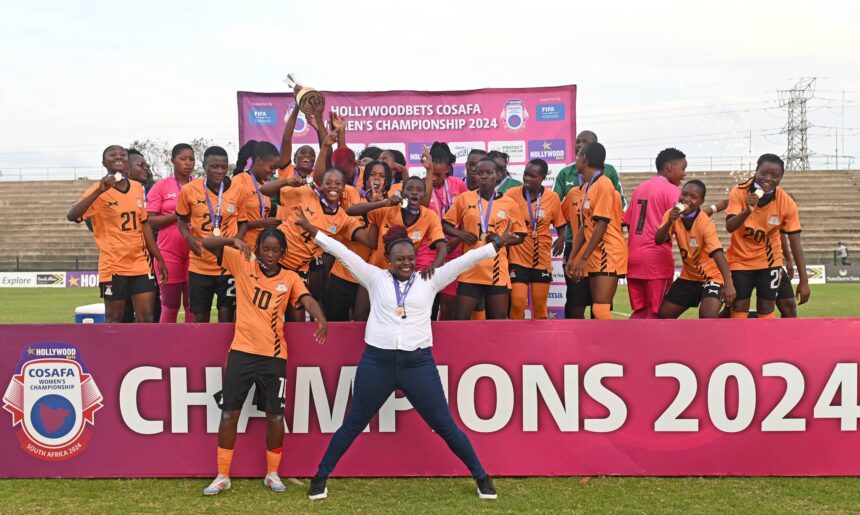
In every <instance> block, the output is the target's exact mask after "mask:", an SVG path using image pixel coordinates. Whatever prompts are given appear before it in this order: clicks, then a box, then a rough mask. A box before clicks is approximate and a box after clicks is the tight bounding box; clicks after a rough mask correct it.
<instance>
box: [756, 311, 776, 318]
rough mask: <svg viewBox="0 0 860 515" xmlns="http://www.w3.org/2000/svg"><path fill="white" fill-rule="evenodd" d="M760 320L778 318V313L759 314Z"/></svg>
mask: <svg viewBox="0 0 860 515" xmlns="http://www.w3.org/2000/svg"><path fill="white" fill-rule="evenodd" d="M758 317H759V318H776V311H771V312H770V313H759V314H758Z"/></svg>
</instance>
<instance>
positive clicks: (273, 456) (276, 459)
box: [266, 449, 281, 474]
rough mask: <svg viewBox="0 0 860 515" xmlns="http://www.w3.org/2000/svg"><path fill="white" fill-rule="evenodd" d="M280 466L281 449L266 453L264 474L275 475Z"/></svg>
mask: <svg viewBox="0 0 860 515" xmlns="http://www.w3.org/2000/svg"><path fill="white" fill-rule="evenodd" d="M280 466H281V449H273V450H271V451H266V473H267V474H271V473H272V472H275V473H277V472H278V467H280Z"/></svg>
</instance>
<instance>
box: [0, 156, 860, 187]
mask: <svg viewBox="0 0 860 515" xmlns="http://www.w3.org/2000/svg"><path fill="white" fill-rule="evenodd" d="M757 157H758V156H757V155H755V156H753V155H746V156H703V157H697V156H688V157H687V170H689V171H702V172H710V171H724V172H729V171H744V172H745V171H751V170H753V169H754V168H755V160H756V159H757ZM834 158H835V156H825V155H816V156H811V157H810V159H809V165H810V169H811V170H837V169H838V170H852V165H853V163H854V158H853V156H839V158H840V159H839V160H838V161H837V160H836V159H834ZM607 161H608V162H609V163H610V164H612V165H613V166H615V169H616V170H618V171H619V172H647V171H653V170H654V156H652V157H613V156H611V155H610V156H608V157H607ZM837 164H838V168H837ZM102 175H104V168H103V167H101V166H34V167H12V168H10V167H2V166H0V181H46V180H48V181H72V180H88V179H90V180H93V179H98V178H100V177H101V176H102Z"/></svg>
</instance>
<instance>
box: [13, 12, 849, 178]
mask: <svg viewBox="0 0 860 515" xmlns="http://www.w3.org/2000/svg"><path fill="white" fill-rule="evenodd" d="M250 6H253V7H250ZM858 26H860V2H857V1H849V0H846V1H832V0H831V1H826V2H820V3H816V4H811V3H809V2H793V1H786V0H768V1H749V0H746V1H734V0H731V1H726V0H723V1H720V2H707V3H705V2H691V1H652V2H642V1H633V0H631V1H606V0H603V1H595V2H591V3H585V2H567V1H563V0H557V1H555V2H551V1H544V0H530V1H524V2H512V1H501V0H494V1H482V2H477V1H474V2H470V1H463V0H457V1H449V0H432V1H428V2H409V1H403V0H397V1H377V2H374V1H365V2H358V1H354V0H328V1H319V2H317V1H314V2H295V1H293V0H288V1H283V0H282V1H278V2H238V1H231V2H220V1H209V2H200V3H197V2H181V1H180V2H177V1H172V2H162V1H149V2H137V3H134V4H131V3H128V2H86V1H76V2H68V1H65V2H51V1H48V2H11V1H6V2H4V6H3V9H2V17H0V48H2V49H3V50H2V52H0V77H2V79H0V80H2V87H0V113H2V120H3V122H4V123H3V124H2V127H0V135H2V138H0V170H4V171H6V173H9V172H8V171H9V170H12V169H14V168H16V167H35V166H42V167H44V166H93V165H98V164H99V161H100V155H99V153H100V151H101V149H102V148H104V147H105V146H106V145H108V144H111V143H120V144H128V143H130V142H131V141H132V140H134V139H142V138H151V139H159V140H166V141H168V142H170V143H171V144H173V143H177V142H181V141H187V140H190V139H191V138H194V137H207V138H211V139H214V140H216V141H217V142H219V143H221V144H228V143H232V144H233V147H232V150H233V151H234V152H235V142H236V140H237V138H238V128H237V107H236V91H237V90H245V91H283V90H284V89H285V88H286V86H285V85H284V84H283V83H282V82H281V80H282V79H283V78H284V76H285V75H286V73H287V72H288V71H293V72H296V73H297V74H298V75H299V76H300V77H301V78H302V79H303V80H304V81H306V82H307V83H309V84H312V85H314V86H316V87H319V88H321V89H327V90H336V91H373V90H388V89H417V90H451V89H474V88H482V87H529V86H551V85H561V84H576V85H577V86H578V88H579V90H578V102H577V104H578V105H577V111H578V112H577V125H578V127H579V128H580V129H585V128H588V129H592V130H594V131H595V132H597V133H598V135H599V137H600V140H601V142H603V143H604V144H605V145H606V146H607V149H608V153H609V161H610V162H613V163H616V166H617V163H619V162H621V163H623V168H624V170H634V169H645V168H647V166H648V160H647V158H651V157H652V156H654V155H655V154H656V153H657V152H658V151H659V150H660V149H662V148H664V147H667V146H676V147H678V148H680V149H682V150H683V151H685V152H686V153H687V154H688V156H690V157H691V158H693V159H691V161H692V162H694V163H695V162H697V161H696V159H694V158H706V157H711V156H716V157H722V156H737V159H735V160H734V161H740V160H741V159H744V160H745V156H747V155H748V154H749V152H750V148H749V146H750V131H752V140H751V143H752V154H753V155H758V154H761V153H763V152H775V153H779V154H782V153H783V152H784V150H785V146H786V143H785V142H786V140H785V136H784V135H783V134H780V130H781V128H782V127H783V126H784V125H785V122H786V114H785V111H784V110H782V109H780V108H779V105H778V102H777V90H778V89H789V88H791V87H792V86H793V85H794V84H795V83H796V82H797V80H798V79H799V78H800V77H817V78H818V79H817V82H816V86H817V90H816V92H815V99H814V100H812V101H810V103H809V120H810V122H811V123H812V124H813V125H814V127H813V128H811V129H810V131H809V147H810V149H811V150H812V151H813V152H815V153H816V154H820V155H821V157H817V158H816V159H815V163H816V164H819V165H821V166H824V165H825V163H829V165H830V166H831V167H832V166H833V164H834V157H833V156H834V155H835V154H836V146H837V144H838V145H839V154H840V165H841V166H843V167H844V165H845V158H844V157H842V156H844V155H853V156H857V158H858V161H855V162H854V163H853V167H854V168H858V167H860V33H858V30H857V27H858ZM843 92H844V98H845V102H844V111H843V102H842V98H843ZM843 112H844V126H845V129H846V130H845V131H844V133H843V131H842V126H843ZM837 131H838V132H837ZM837 136H838V137H837ZM843 136H844V143H845V148H844V149H843V148H842V147H843V144H842V138H843ZM824 156H830V157H824ZM636 158H645V159H640V160H637V159H636ZM698 162H704V161H703V160H700V161H698Z"/></svg>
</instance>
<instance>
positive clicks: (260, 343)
mask: <svg viewBox="0 0 860 515" xmlns="http://www.w3.org/2000/svg"><path fill="white" fill-rule="evenodd" d="M203 246H204V247H205V248H206V250H207V251H208V252H209V253H211V254H213V255H214V257H215V258H216V259H217V261H218V264H219V265H221V266H223V267H224V268H225V269H227V270H228V271H229V272H230V274H231V275H232V276H233V277H235V278H236V308H237V317H236V326H235V330H234V333H233V342H232V343H231V344H230V351H229V352H228V353H227V367H226V369H225V370H224V381H223V385H224V387H223V389H222V390H221V391H220V392H218V393H217V394H215V397H216V399H218V404H219V406H220V408H221V423H220V425H219V426H218V476H217V477H215V480H214V481H212V484H210V485H209V486H208V487H206V488H205V489H204V490H203V493H204V494H205V495H216V494H218V493H219V492H221V491H222V490H226V489H228V488H230V463H231V462H232V460H233V447H234V446H235V444H236V427H237V425H238V423H239V413H240V412H241V410H242V405H243V404H244V403H245V398H246V397H247V396H248V391H249V390H250V389H251V386H252V385H256V387H257V398H258V399H259V400H258V402H257V408H258V409H259V410H260V411H264V412H265V413H266V465H267V469H266V477H265V479H264V480H263V482H264V484H265V485H266V486H267V487H269V488H271V489H272V490H273V491H275V492H283V491H284V490H285V489H286V488H285V487H284V484H283V483H282V482H281V479H280V477H279V476H278V466H279V465H280V463H281V447H282V446H283V442H284V404H285V402H286V400H285V398H284V395H285V392H286V381H287V342H286V341H285V340H284V323H283V322H284V311H285V310H286V309H287V305H288V304H290V305H293V306H299V305H301V306H302V307H303V308H304V309H306V310H307V311H308V313H310V314H311V316H312V317H313V318H314V320H316V322H317V326H318V327H317V331H316V334H315V336H316V340H317V341H318V342H319V343H323V342H325V338H326V333H327V331H328V326H327V323H326V319H325V316H324V315H323V313H322V309H320V306H319V304H317V303H316V301H314V299H313V298H312V297H311V296H310V294H309V293H308V290H307V288H305V285H304V284H303V283H302V280H301V278H300V277H299V276H298V275H297V274H296V273H295V272H292V271H290V270H286V269H285V268H282V267H281V266H280V265H279V264H278V260H280V259H281V258H282V257H283V255H284V253H285V252H286V251H287V242H286V240H285V239H284V235H283V234H281V232H280V231H278V230H277V229H275V228H272V227H269V228H266V229H263V230H262V231H261V232H260V234H259V235H258V236H257V243H256V248H255V251H254V252H253V253H252V252H251V250H250V248H249V247H248V245H247V244H246V243H245V242H244V241H242V240H240V239H239V238H220V237H209V238H206V239H204V240H203Z"/></svg>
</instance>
